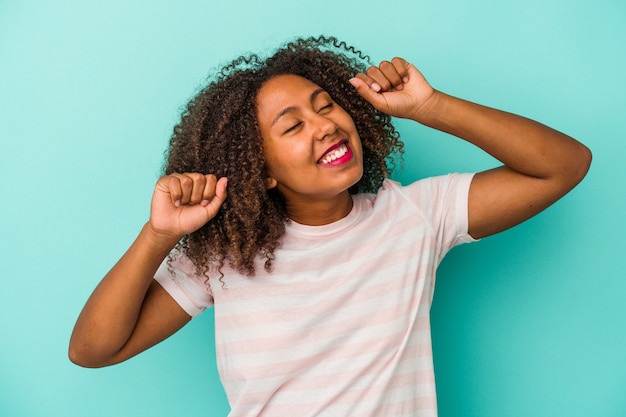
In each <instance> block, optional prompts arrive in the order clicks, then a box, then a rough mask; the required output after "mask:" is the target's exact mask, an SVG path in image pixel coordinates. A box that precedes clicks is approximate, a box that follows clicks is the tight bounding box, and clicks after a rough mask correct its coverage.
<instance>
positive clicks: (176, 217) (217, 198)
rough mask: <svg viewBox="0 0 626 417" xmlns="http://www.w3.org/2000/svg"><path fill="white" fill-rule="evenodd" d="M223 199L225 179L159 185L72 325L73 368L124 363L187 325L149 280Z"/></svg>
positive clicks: (189, 177) (173, 179)
mask: <svg viewBox="0 0 626 417" xmlns="http://www.w3.org/2000/svg"><path fill="white" fill-rule="evenodd" d="M225 198H226V178H221V179H220V180H219V181H218V180H217V179H216V178H215V176H213V175H202V174H172V175H168V176H165V177H162V178H161V179H159V181H158V182H157V185H156V187H155V192H154V196H153V198H152V206H151V214H150V221H149V222H148V223H146V225H145V226H144V227H143V228H142V230H141V232H140V233H139V236H138V237H137V239H136V240H135V242H134V243H133V244H132V245H131V247H130V248H129V249H128V251H127V252H126V253H125V254H124V255H123V256H122V258H121V259H120V260H119V261H118V263H117V264H116V265H115V266H114V267H113V268H112V269H111V271H109V273H108V274H106V276H105V277H104V278H103V279H102V281H101V282H100V284H99V285H98V286H97V287H96V289H95V290H94V292H93V293H92V295H91V296H90V297H89V300H87V303H86V304H85V307H84V308H83V310H82V312H81V313H80V316H79V317H78V320H77V321H76V325H75V326H74V331H73V333H72V337H71V340H70V346H69V357H70V360H71V361H72V362H74V363H76V364H77V365H81V366H85V367H102V366H107V365H113V364H115V363H119V362H122V361H124V360H126V359H128V358H130V357H132V356H134V355H136V354H138V353H140V352H142V351H144V350H146V349H148V348H149V347H151V346H153V345H155V344H157V343H158V342H160V341H161V340H163V339H165V338H167V337H168V336H170V335H171V334H173V333H174V332H176V331H177V330H178V329H180V328H181V327H182V326H184V325H185V324H186V323H187V322H188V321H189V320H190V317H189V315H187V313H185V312H184V311H183V310H182V308H181V307H180V306H179V305H178V304H177V303H176V302H175V301H174V300H173V299H172V298H171V297H170V296H169V294H167V292H166V291H165V290H164V289H163V288H162V287H161V286H160V285H159V284H158V283H157V282H156V281H154V280H153V277H154V274H155V272H156V270H157V269H158V267H159V265H160V264H161V263H162V262H163V260H164V259H165V257H166V256H167V255H168V254H169V252H170V251H171V250H172V249H173V248H174V246H175V245H176V244H177V243H178V242H179V241H180V239H181V238H182V237H183V236H184V235H186V234H188V233H191V232H194V231H195V230H197V229H199V228H200V227H202V226H203V225H204V224H206V223H207V222H208V221H209V220H211V219H212V218H213V217H215V215H216V214H217V212H218V210H219V209H220V207H221V205H222V203H223V202H224V200H225Z"/></svg>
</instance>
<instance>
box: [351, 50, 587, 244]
mask: <svg viewBox="0 0 626 417" xmlns="http://www.w3.org/2000/svg"><path fill="white" fill-rule="evenodd" d="M351 83H352V84H353V85H354V86H355V87H356V88H357V90H358V92H359V93H360V94H361V95H362V96H363V97H364V98H365V99H366V100H368V101H369V102H370V103H372V105H373V106H374V107H376V108H377V109H379V110H381V111H383V112H385V113H388V114H390V115H392V116H396V117H403V118H408V119H412V120H415V121H417V122H420V123H422V124H424V125H427V126H430V127H432V128H435V129H438V130H441V131H444V132H447V133H450V134H452V135H454V136H457V137H459V138H461V139H464V140H466V141H468V142H470V143H472V144H474V145H476V146H478V147H480V148H481V149H483V150H484V151H485V152H488V153H489V154H491V155H492V156H493V157H495V158H496V159H498V160H500V161H501V162H502V163H503V164H504V166H502V167H500V168H496V169H493V170H489V171H485V172H481V173H478V174H476V176H475V177H474V179H473V181H472V184H471V186H470V194H469V233H470V235H472V236H473V237H474V238H481V237H484V236H488V235H491V234H494V233H498V232H500V231H502V230H505V229H507V228H509V227H512V226H515V225H516V224H518V223H521V222H523V221H524V220H526V219H528V218H530V217H532V216H534V215H535V214H537V213H539V212H540V211H541V210H543V209H545V208H546V207H548V206H549V205H550V204H552V203H554V202H555V201H557V200H558V199H559V198H561V197H562V196H563V195H565V194H566V193H567V192H568V191H569V190H571V189H572V188H573V187H574V186H575V185H576V184H578V183H579V182H580V181H581V180H582V178H583V177H584V176H585V174H586V173H587V170H588V169H589V164H590V163H591V152H590V151H589V149H587V148H586V147H585V146H584V145H582V144H581V143H579V142H577V141H576V140H574V139H572V138H570V137H568V136H566V135H564V134H563V133H560V132H558V131H556V130H554V129H551V128H549V127H547V126H544V125H542V124H540V123H537V122H535V121H532V120H530V119H526V118H524V117H521V116H517V115H514V114H511V113H507V112H503V111H500V110H496V109H492V108H488V107H484V106H481V105H478V104H475V103H471V102H468V101H465V100H462V99H459V98H455V97H452V96H449V95H447V94H444V93H442V92H439V91H436V90H434V89H433V88H432V87H431V86H430V85H429V84H428V82H427V81H426V80H425V79H424V77H423V76H422V74H421V73H420V72H419V71H418V70H417V69H416V68H415V67H414V66H413V65H411V64H409V63H407V62H406V61H404V60H403V59H401V58H394V59H393V60H392V61H391V62H383V63H381V65H380V66H378V67H371V68H370V69H369V70H368V71H367V74H358V75H357V77H356V78H354V79H352V80H351Z"/></svg>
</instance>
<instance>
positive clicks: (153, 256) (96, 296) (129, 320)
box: [70, 225, 176, 363]
mask: <svg viewBox="0 0 626 417" xmlns="http://www.w3.org/2000/svg"><path fill="white" fill-rule="evenodd" d="M175 244H176V241H175V240H174V239H165V238H163V237H162V236H157V235H156V234H155V233H153V232H152V231H151V228H150V226H149V225H146V226H144V227H143V229H142V231H141V232H140V234H139V236H138V237H137V239H136V240H135V242H134V243H133V244H132V245H131V247H130V248H129V249H128V251H127V252H126V253H125V254H124V256H123V257H122V258H121V259H120V260H119V261H118V263H117V264H116V265H115V266H114V267H113V268H112V269H111V271H109V273H108V274H107V275H106V276H105V277H104V278H103V280H102V281H101V282H100V284H99V285H98V287H97V288H96V289H95V290H94V292H93V294H92V295H91V297H90V298H89V300H88V301H87V303H86V304H85V307H84V308H83V310H82V312H81V314H80V316H79V318H78V320H77V322H76V325H75V327H74V332H73V334H72V339H71V341H70V357H72V356H74V357H77V358H81V359H80V360H81V361H83V362H85V361H86V362H90V361H93V362H94V363H97V362H100V361H103V360H104V359H105V358H107V357H110V356H112V355H114V354H115V353H116V352H117V351H119V350H120V349H121V348H122V347H123V346H124V344H125V343H126V342H127V341H128V339H129V337H130V335H131V334H132V332H133V330H134V328H135V325H136V323H137V319H138V317H139V313H140V311H141V306H142V303H143V301H144V298H145V296H146V293H147V291H148V287H149V286H150V283H151V282H152V279H153V277H154V273H155V272H156V270H157V269H158V267H159V265H160V264H161V262H162V261H163V259H165V257H166V256H167V254H168V253H169V251H170V250H171V249H172V248H173V246H174V245H175Z"/></svg>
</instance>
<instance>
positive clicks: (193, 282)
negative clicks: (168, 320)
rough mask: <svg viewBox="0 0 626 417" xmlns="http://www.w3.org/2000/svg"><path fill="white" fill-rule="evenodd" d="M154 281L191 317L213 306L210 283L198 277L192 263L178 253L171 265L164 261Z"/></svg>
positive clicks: (204, 278) (202, 277)
mask: <svg viewBox="0 0 626 417" xmlns="http://www.w3.org/2000/svg"><path fill="white" fill-rule="evenodd" d="M154 279H155V280H156V281H157V282H158V283H159V284H160V285H161V286H162V287H163V288H164V289H165V291H167V293H168V294H169V295H170V296H171V297H172V298H173V299H174V300H175V301H176V302H177V303H178V305H180V306H181V308H182V309H183V310H185V312H186V313H187V314H189V315H190V316H191V317H195V316H197V315H198V314H200V313H201V312H202V311H204V310H205V309H206V308H207V307H211V306H213V292H212V291H211V287H210V286H209V281H208V279H207V278H206V277H204V276H198V275H197V274H196V273H195V268H194V266H193V264H192V263H191V261H190V260H189V259H188V258H186V257H185V256H184V255H182V254H179V253H177V254H176V256H175V257H174V259H173V260H172V262H171V264H170V265H168V262H167V258H166V259H165V260H164V261H163V263H162V264H161V266H159V269H158V270H157V272H156V274H155V275H154Z"/></svg>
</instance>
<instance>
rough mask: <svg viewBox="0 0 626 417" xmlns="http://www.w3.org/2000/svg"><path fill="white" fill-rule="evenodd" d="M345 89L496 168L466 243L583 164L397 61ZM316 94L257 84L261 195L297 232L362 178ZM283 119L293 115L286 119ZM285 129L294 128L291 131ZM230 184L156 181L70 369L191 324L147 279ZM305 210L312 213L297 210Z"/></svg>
mask: <svg viewBox="0 0 626 417" xmlns="http://www.w3.org/2000/svg"><path fill="white" fill-rule="evenodd" d="M349 82H350V83H351V84H352V86H353V87H354V88H355V90H356V91H357V92H358V94H359V95H360V96H361V97H362V98H363V99H365V100H366V101H367V102H369V103H370V104H371V105H372V106H373V107H375V108H376V109H378V110H379V111H381V112H384V113H386V114H388V115H391V116H395V117H401V118H407V119H411V120H414V121H416V122H419V123H422V124H424V125H427V126H430V127H432V128H435V129H438V130H442V131H445V132H448V133H450V134H452V135H455V136H457V137H459V138H461V139H463V140H466V141H468V142H470V143H472V144H474V145H476V146H478V147H479V148H481V149H483V150H484V151H485V152H488V153H489V154H491V155H492V156H494V157H495V158H497V159H498V160H500V161H501V162H502V163H503V166H502V167H499V168H496V169H493V170H489V171H486V172H482V173H479V174H477V175H476V176H475V178H474V180H473V182H472V184H471V187H470V194H469V229H470V230H469V232H470V234H471V235H472V236H473V237H475V238H481V237H484V236H488V235H490V234H494V233H497V232H500V231H502V230H505V229H507V228H509V227H512V226H514V225H516V224H518V223H520V222H522V221H524V220H526V219H527V218H529V217H532V216H533V215H535V214H536V213H538V212H539V211H541V210H543V209H544V208H546V207H547V206H549V205H550V204H552V203H553V202H554V201H556V200H558V199H559V198H560V197H561V196H563V195H564V194H565V193H567V192H568V191H569V190H570V189H571V188H573V187H574V186H575V185H576V184H577V183H578V182H579V181H580V180H581V179H582V178H583V177H584V175H585V174H586V172H587V170H588V168H589V164H590V162H591V153H590V152H589V150H588V149H587V148H586V147H585V146H583V145H582V144H580V143H579V142H577V141H575V140H574V139H572V138H570V137H568V136H566V135H564V134H562V133H560V132H557V131H555V130H553V129H551V128H549V127H546V126H544V125H541V124H539V123H537V122H534V121H531V120H528V119H525V118H523V117H520V116H516V115H513V114H510V113H506V112H502V111H499V110H495V109H491V108H488V107H484V106H480V105H477V104H474V103H470V102H467V101H464V100H461V99H458V98H455V97H452V96H449V95H447V94H444V93H442V92H439V91H437V90H435V89H433V88H432V87H431V86H430V85H429V83H428V82H427V81H426V79H425V78H424V77H423V75H422V74H421V73H420V72H419V71H418V70H417V68H415V66H413V65H412V64H410V63H408V62H406V61H405V60H403V59H401V58H394V59H392V60H391V61H384V62H382V63H381V64H380V65H378V66H373V67H370V68H369V69H368V70H367V71H365V72H360V73H358V74H357V75H356V76H355V77H353V78H351V79H349ZM318 89H319V85H318V84H316V83H314V82H312V81H309V80H306V79H302V78H301V77H296V76H293V75H284V76H280V77H273V78H271V79H270V80H269V81H266V82H265V83H264V85H263V87H262V88H261V89H260V91H259V94H258V95H257V97H256V108H257V112H258V116H257V117H258V125H259V128H260V132H261V135H262V137H263V152H264V154H265V158H266V160H267V174H268V175H267V178H265V179H264V186H265V187H269V188H270V189H277V190H278V191H279V192H280V193H281V194H282V195H283V196H284V198H285V200H286V208H287V212H288V214H289V216H290V217H291V216H293V218H294V219H297V221H298V222H301V223H304V224H327V223H329V222H332V221H335V220H337V218H341V217H343V216H345V215H346V214H347V212H348V211H349V207H351V198H350V192H349V189H350V187H351V186H352V185H353V184H354V183H355V182H356V181H359V178H360V174H359V171H360V169H361V167H360V158H359V140H358V138H359V135H358V133H357V130H356V129H355V128H354V123H352V122H351V120H352V119H351V118H350V116H349V115H348V114H347V113H345V112H344V111H343V109H342V108H341V107H340V106H336V107H331V108H328V107H326V106H327V105H328V104H329V102H330V101H331V100H332V97H330V98H329V97H326V96H324V95H319V94H318V95H316V96H315V97H314V98H313V99H312V95H313V93H314V92H315V91H317V90H318ZM285 108H292V109H295V110H290V111H288V112H287V113H285V112H284V110H285ZM281 114H283V115H282V116H281V117H278V116H280V115H281ZM293 126H298V127H296V128H295V130H290V129H292V127H293ZM285 132H287V133H286V136H285ZM341 140H346V141H347V143H348V144H349V147H350V149H351V151H352V152H353V154H354V155H353V156H352V158H349V160H347V161H345V164H340V165H339V166H336V167H322V166H319V160H320V158H321V157H322V156H323V154H324V153H325V152H326V150H328V148H329V146H334V145H336V144H337V143H338V141H341ZM309 176H311V177H313V178H314V179H315V181H310V180H309V178H308V177H309ZM303 178H304V180H302V179H303ZM228 184H229V185H228V187H227V180H226V178H224V177H221V178H219V179H218V178H217V177H215V176H212V175H207V174H200V173H183V174H179V173H173V174H170V175H166V176H164V177H162V178H161V179H160V180H159V181H158V183H157V185H156V187H155V192H154V196H153V200H152V210H151V216H150V221H149V222H148V223H147V224H146V225H145V226H144V228H143V229H142V231H141V232H140V234H139V236H138V238H137V240H136V241H135V242H134V243H133V245H132V246H131V247H130V249H129V250H128V252H127V253H126V254H125V255H124V256H123V257H122V259H121V260H120V261H119V262H118V264H117V265H115V266H114V267H113V269H112V270H111V271H110V272H109V273H108V274H107V275H106V276H105V277H104V279H103V280H102V281H101V283H100V285H99V286H98V287H97V288H96V290H95V291H94V293H93V294H92V296H91V297H90V299H89V300H88V302H87V304H86V305H85V307H84V309H83V311H82V313H81V315H80V316H79V319H78V321H77V323H76V327H75V329H74V333H73V335H72V340H71V342H70V353H69V355H70V359H71V360H72V361H74V362H75V363H77V364H79V365H82V366H88V367H99V366H106V365H110V364H113V363H117V362H120V361H123V360H125V359H128V358H129V357H131V356H133V355H135V354H137V353H139V352H141V351H143V350H145V349H147V348H148V347H150V346H152V345H153V344H155V343H158V342H159V341H160V340H163V339H164V338H166V337H168V336H169V335H170V334H172V333H174V332H175V331H176V330H178V329H179V328H180V327H182V326H183V325H184V324H185V323H186V322H187V321H188V320H189V317H188V316H187V315H186V314H185V313H184V312H183V311H182V310H181V309H180V307H179V306H178V305H177V304H176V303H175V302H174V301H173V300H172V299H171V298H170V296H169V295H168V294H167V293H165V291H164V290H163V289H162V288H161V287H160V286H159V285H158V284H156V283H154V282H153V280H152V277H153V276H154V273H155V271H156V269H157V267H158V265H159V264H160V263H161V262H162V261H163V259H165V257H166V256H167V254H168V253H169V252H170V251H171V249H172V248H174V246H175V245H176V244H177V242H178V241H179V240H180V239H181V238H182V237H183V236H184V235H186V234H189V233H192V232H194V231H195V230H198V228H200V227H203V225H205V224H206V223H208V222H211V221H212V220H213V219H214V218H215V217H216V216H217V213H219V210H220V207H222V205H223V204H225V202H226V201H228V200H229V199H231V198H232V197H231V193H229V194H227V189H230V188H231V186H230V181H229V182H228ZM307 205H311V209H310V210H305V209H303V208H304V207H305V206H307Z"/></svg>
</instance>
